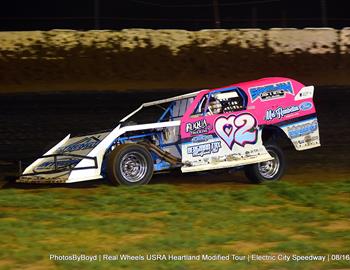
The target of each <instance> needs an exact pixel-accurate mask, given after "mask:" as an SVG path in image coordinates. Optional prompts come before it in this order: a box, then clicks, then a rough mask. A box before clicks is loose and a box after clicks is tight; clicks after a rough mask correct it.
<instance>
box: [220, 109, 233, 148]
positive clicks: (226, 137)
mask: <svg viewBox="0 0 350 270" xmlns="http://www.w3.org/2000/svg"><path fill="white" fill-rule="evenodd" d="M235 118H236V116H234V115H231V116H229V117H228V118H226V117H225V116H220V117H218V118H217V119H216V121H215V132H216V134H217V135H218V136H219V137H220V138H221V139H222V140H223V141H224V142H225V143H226V145H227V146H228V147H229V148H230V149H232V145H233V144H234V133H235V131H236V129H237V127H236V126H235V124H234V121H235Z"/></svg>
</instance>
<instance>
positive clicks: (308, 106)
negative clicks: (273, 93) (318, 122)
mask: <svg viewBox="0 0 350 270" xmlns="http://www.w3.org/2000/svg"><path fill="white" fill-rule="evenodd" d="M312 107H313V106H312V103H311V102H307V101H305V102H303V103H301V104H300V105H299V108H300V110H302V111H307V110H310V109H312Z"/></svg>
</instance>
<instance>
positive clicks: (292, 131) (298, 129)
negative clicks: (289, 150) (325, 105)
mask: <svg viewBox="0 0 350 270" xmlns="http://www.w3.org/2000/svg"><path fill="white" fill-rule="evenodd" d="M317 129H318V123H317V120H314V121H312V122H307V123H305V124H296V125H292V126H289V127H288V128H287V132H288V135H289V137H290V138H291V139H294V138H296V137H301V136H305V135H308V134H311V133H313V132H314V131H316V130H317Z"/></svg>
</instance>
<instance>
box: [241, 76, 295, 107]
mask: <svg viewBox="0 0 350 270" xmlns="http://www.w3.org/2000/svg"><path fill="white" fill-rule="evenodd" d="M248 90H249V94H250V97H251V99H252V102H254V101H255V100H257V99H258V98H259V99H260V100H261V101H267V100H271V99H277V98H283V97H285V95H286V94H291V95H294V90H293V86H292V83H291V82H290V81H286V82H279V83H275V84H268V85H263V86H257V87H251V88H249V89H248Z"/></svg>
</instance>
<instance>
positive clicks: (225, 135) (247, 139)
mask: <svg viewBox="0 0 350 270" xmlns="http://www.w3.org/2000/svg"><path fill="white" fill-rule="evenodd" d="M215 132H216V134H217V135H218V136H219V137H220V138H221V139H222V140H223V141H224V142H225V143H226V145H227V146H228V147H229V148H230V149H231V150H232V148H233V145H234V144H235V143H236V144H238V145H240V146H242V147H244V145H246V144H255V143H256V140H257V134H258V130H257V121H256V119H255V118H254V116H252V115H251V114H249V113H243V114H240V115H238V116H236V115H230V116H228V117H227V118H226V117H225V116H220V117H218V118H216V120H215Z"/></svg>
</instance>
